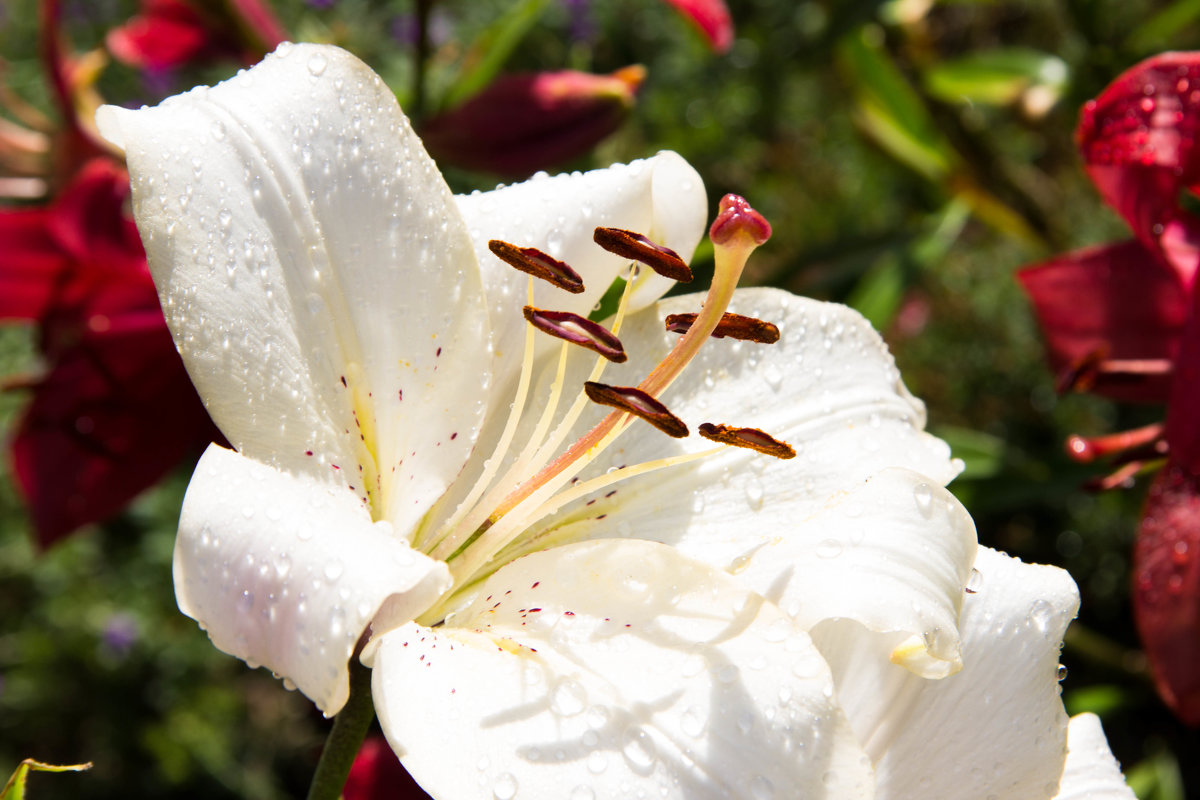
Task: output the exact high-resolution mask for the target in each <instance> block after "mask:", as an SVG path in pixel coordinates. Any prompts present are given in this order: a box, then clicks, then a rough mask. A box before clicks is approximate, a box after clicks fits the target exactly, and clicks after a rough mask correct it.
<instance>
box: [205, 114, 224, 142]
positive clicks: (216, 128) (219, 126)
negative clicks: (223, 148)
mask: <svg viewBox="0 0 1200 800" xmlns="http://www.w3.org/2000/svg"><path fill="white" fill-rule="evenodd" d="M208 132H209V133H210V134H212V137H213V138H214V139H216V140H217V141H218V142H219V141H221V140H223V139H224V138H225V123H224V122H221V120H219V119H218V120H214V121H213V124H212V125H211V126H209V129H208Z"/></svg>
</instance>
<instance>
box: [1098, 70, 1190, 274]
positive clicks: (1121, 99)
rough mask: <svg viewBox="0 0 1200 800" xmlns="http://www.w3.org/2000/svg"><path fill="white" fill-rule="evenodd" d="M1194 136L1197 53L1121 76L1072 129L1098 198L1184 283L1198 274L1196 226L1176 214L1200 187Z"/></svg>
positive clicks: (1187, 216)
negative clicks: (1183, 198) (1182, 197)
mask: <svg viewBox="0 0 1200 800" xmlns="http://www.w3.org/2000/svg"><path fill="white" fill-rule="evenodd" d="M1198 134H1200V55H1198V54H1196V53H1165V54H1163V55H1160V56H1156V57H1154V58H1151V59H1148V60H1146V61H1143V62H1141V63H1140V64H1137V65H1136V66H1134V67H1132V68H1131V69H1129V70H1126V71H1125V72H1124V73H1122V74H1121V75H1120V76H1118V77H1117V79H1116V80H1114V81H1113V82H1112V83H1111V84H1109V86H1108V87H1107V88H1106V89H1105V90H1104V92H1102V93H1101V94H1100V96H1099V97H1097V98H1096V99H1095V100H1092V101H1089V102H1088V103H1087V104H1086V105H1085V106H1084V108H1083V114H1082V116H1081V118H1080V122H1079V128H1078V130H1077V131H1076V139H1077V140H1078V143H1079V148H1080V151H1081V153H1082V154H1083V158H1084V162H1085V163H1086V165H1087V170H1088V174H1089V175H1090V176H1091V178H1092V180H1093V181H1094V182H1095V184H1096V187H1097V188H1098V189H1099V190H1100V192H1101V194H1102V195H1103V196H1104V199H1105V200H1106V201H1107V202H1108V203H1109V204H1110V205H1111V206H1112V207H1113V208H1115V209H1117V211H1118V212H1120V214H1121V216H1123V217H1124V218H1125V219H1126V220H1127V221H1128V222H1129V226H1130V227H1131V228H1132V229H1133V231H1134V233H1135V234H1136V235H1137V237H1138V238H1139V239H1141V240H1142V242H1143V243H1144V244H1145V245H1146V246H1147V247H1149V248H1151V249H1154V250H1158V251H1160V252H1161V254H1162V256H1163V258H1164V260H1165V261H1166V263H1168V264H1170V265H1171V266H1173V267H1174V268H1175V269H1176V270H1177V271H1178V272H1179V275H1180V277H1181V278H1182V279H1183V280H1184V282H1185V283H1190V282H1191V280H1192V277H1193V276H1194V274H1195V270H1196V264H1197V255H1198V252H1200V250H1198V249H1197V246H1196V244H1197V243H1200V220H1197V219H1196V218H1195V217H1194V216H1192V215H1190V214H1188V213H1187V212H1185V211H1184V210H1183V209H1182V208H1180V206H1179V202H1178V197H1179V192H1180V190H1182V189H1184V188H1190V187H1195V186H1196V185H1197V184H1200V156H1198V153H1200V151H1198V150H1197V148H1196V139H1197V135H1198ZM1164 238H1165V241H1163V240H1164Z"/></svg>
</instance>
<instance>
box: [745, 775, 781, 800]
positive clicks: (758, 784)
mask: <svg viewBox="0 0 1200 800" xmlns="http://www.w3.org/2000/svg"><path fill="white" fill-rule="evenodd" d="M750 795H751V796H752V797H753V798H754V800H771V798H773V797H774V796H775V784H773V783H771V781H770V780H769V779H768V778H767V777H766V776H765V775H756V776H755V777H754V778H753V779H752V780H751V781H750Z"/></svg>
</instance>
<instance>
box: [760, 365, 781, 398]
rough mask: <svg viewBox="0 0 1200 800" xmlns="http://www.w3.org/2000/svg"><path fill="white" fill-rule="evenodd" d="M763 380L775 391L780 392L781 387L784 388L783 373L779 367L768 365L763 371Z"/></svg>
mask: <svg viewBox="0 0 1200 800" xmlns="http://www.w3.org/2000/svg"><path fill="white" fill-rule="evenodd" d="M763 380H765V381H766V382H767V386H770V387H771V388H772V389H773V390H775V391H779V387H780V386H783V373H782V372H780V371H779V367H777V366H775V365H774V364H768V365H767V368H766V369H765V370H764V371H763Z"/></svg>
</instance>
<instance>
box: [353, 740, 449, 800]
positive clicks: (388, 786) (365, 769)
mask: <svg viewBox="0 0 1200 800" xmlns="http://www.w3.org/2000/svg"><path fill="white" fill-rule="evenodd" d="M342 800H429V795H427V794H426V793H425V792H424V791H423V790H422V789H421V787H420V786H418V785H417V782H416V781H414V780H413V779H412V776H411V775H409V774H408V770H406V769H404V767H403V765H401V763H400V759H398V758H396V756H395V754H394V753H392V749H391V748H390V747H388V744H387V742H386V741H384V739H383V737H382V736H372V737H370V738H368V739H367V740H366V741H365V742H363V745H362V747H361V748H359V751H358V755H357V756H355V757H354V764H352V765H351V767H350V775H349V776H347V778H346V785H345V786H344V787H343V788H342Z"/></svg>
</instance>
